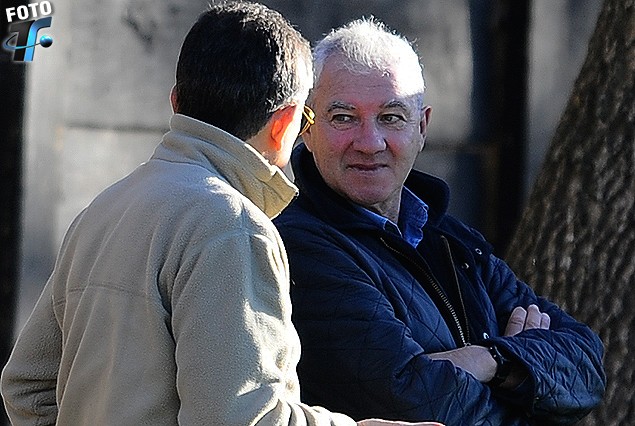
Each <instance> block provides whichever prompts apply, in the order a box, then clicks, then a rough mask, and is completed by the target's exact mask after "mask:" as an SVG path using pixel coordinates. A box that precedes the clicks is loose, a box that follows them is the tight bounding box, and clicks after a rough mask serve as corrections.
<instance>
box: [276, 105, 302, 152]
mask: <svg viewBox="0 0 635 426" xmlns="http://www.w3.org/2000/svg"><path fill="white" fill-rule="evenodd" d="M297 108H299V107H298V105H289V106H286V107H284V108H280V109H278V110H276V111H275V112H274V113H273V115H272V116H271V118H270V119H269V121H270V133H269V135H270V143H271V144H272V145H271V148H272V149H274V150H275V151H280V150H281V149H282V147H283V146H284V143H285V141H286V140H287V139H288V138H289V137H290V136H288V135H287V134H288V133H289V132H290V131H292V130H291V123H293V119H294V117H295V114H296V110H297ZM292 139H294V140H295V135H294V136H293V138H292Z"/></svg>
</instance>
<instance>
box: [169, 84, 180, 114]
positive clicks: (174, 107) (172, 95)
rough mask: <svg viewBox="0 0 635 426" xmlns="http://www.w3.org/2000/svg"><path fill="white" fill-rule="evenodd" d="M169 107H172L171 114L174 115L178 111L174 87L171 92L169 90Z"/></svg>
mask: <svg viewBox="0 0 635 426" xmlns="http://www.w3.org/2000/svg"><path fill="white" fill-rule="evenodd" d="M170 105H172V112H174V113H176V112H178V111H179V103H178V101H177V96H176V85H175V86H172V90H170Z"/></svg>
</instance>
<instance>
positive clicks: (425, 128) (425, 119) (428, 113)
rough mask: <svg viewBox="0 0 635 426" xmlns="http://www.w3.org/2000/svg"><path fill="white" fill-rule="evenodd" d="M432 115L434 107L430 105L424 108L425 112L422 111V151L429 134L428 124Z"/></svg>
mask: <svg viewBox="0 0 635 426" xmlns="http://www.w3.org/2000/svg"><path fill="white" fill-rule="evenodd" d="M431 114H432V107H431V106H429V105H426V106H424V107H423V110H422V111H421V121H420V122H419V134H421V149H420V151H423V148H424V146H425V143H426V134H427V133H428V124H430V116H431Z"/></svg>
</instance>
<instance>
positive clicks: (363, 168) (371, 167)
mask: <svg viewBox="0 0 635 426" xmlns="http://www.w3.org/2000/svg"><path fill="white" fill-rule="evenodd" d="M385 167H388V166H386V165H385V164H379V163H370V164H366V163H355V164H349V165H348V166H347V168H348V169H351V170H354V171H360V172H374V171H377V170H381V169H383V168H385Z"/></svg>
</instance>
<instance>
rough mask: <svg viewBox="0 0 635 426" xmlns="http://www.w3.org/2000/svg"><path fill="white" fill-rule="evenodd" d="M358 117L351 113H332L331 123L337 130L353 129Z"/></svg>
mask: <svg viewBox="0 0 635 426" xmlns="http://www.w3.org/2000/svg"><path fill="white" fill-rule="evenodd" d="M357 121H358V120H357V117H356V116H355V115H353V114H349V113H341V112H338V113H335V114H332V115H331V118H330V123H331V126H333V128H335V129H337V130H348V129H351V128H352V127H353V126H355V124H356V123H357Z"/></svg>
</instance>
